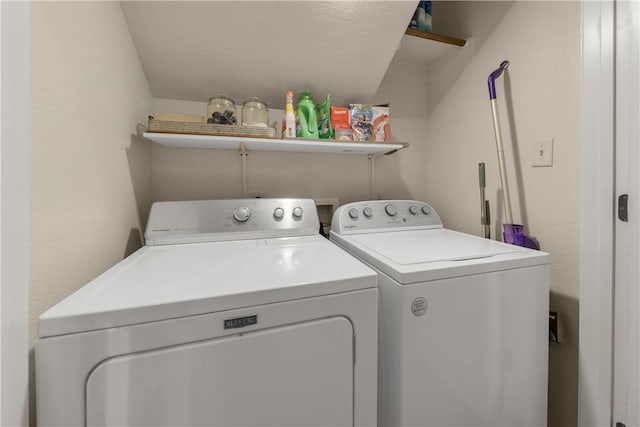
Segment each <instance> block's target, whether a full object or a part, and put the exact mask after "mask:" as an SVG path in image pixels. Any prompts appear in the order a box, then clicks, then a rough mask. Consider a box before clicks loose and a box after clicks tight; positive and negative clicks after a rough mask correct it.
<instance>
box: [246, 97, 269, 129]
mask: <svg viewBox="0 0 640 427" xmlns="http://www.w3.org/2000/svg"><path fill="white" fill-rule="evenodd" d="M242 125H243V126H259V127H268V126H269V109H268V108H267V104H265V103H264V102H262V101H260V100H259V99H258V98H251V99H250V100H248V101H245V102H244V104H243V106H242Z"/></svg>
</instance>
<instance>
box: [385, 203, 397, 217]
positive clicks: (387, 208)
mask: <svg viewBox="0 0 640 427" xmlns="http://www.w3.org/2000/svg"><path fill="white" fill-rule="evenodd" d="M384 211H385V212H386V213H387V215H389V216H396V215H397V213H398V209H396V207H395V206H394V205H392V204H388V205H387V206H385V207H384Z"/></svg>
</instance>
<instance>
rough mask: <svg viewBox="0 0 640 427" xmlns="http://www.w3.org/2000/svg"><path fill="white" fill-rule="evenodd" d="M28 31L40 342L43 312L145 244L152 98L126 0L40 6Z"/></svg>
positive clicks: (33, 286) (33, 262)
mask: <svg viewBox="0 0 640 427" xmlns="http://www.w3.org/2000/svg"><path fill="white" fill-rule="evenodd" d="M30 38H31V51H30V55H31V63H30V71H31V72H30V87H31V96H30V99H29V101H30V114H31V183H30V185H31V186H30V203H31V206H30V211H31V214H30V228H31V238H30V241H29V244H30V270H31V277H30V316H31V329H30V335H31V339H32V340H33V339H34V338H35V337H36V336H37V317H38V316H39V315H40V314H41V313H42V312H43V311H45V310H46V309H47V308H49V307H50V306H52V305H53V304H55V303H56V302H58V301H59V300H61V299H62V298H64V297H65V296H67V295H69V294H70V293H71V292H73V291H74V290H76V289H78V288H79V287H80V286H82V285H84V284H85V283H87V281H89V280H90V279H92V278H94V277H95V276H97V275H98V274H99V273H101V272H103V271H104V270H106V269H107V268H108V267H110V266H111V265H113V264H115V263H116V262H117V261H119V260H120V259H122V258H123V257H124V256H125V255H127V254H128V253H130V252H131V251H132V250H134V249H135V248H136V247H138V246H139V245H140V230H142V229H143V226H144V221H145V220H146V215H147V212H148V208H149V201H150V193H151V190H150V182H151V178H150V175H151V148H150V143H149V142H148V141H144V140H141V139H140V138H138V137H137V136H136V126H137V124H138V123H145V121H146V116H147V114H148V112H149V110H150V105H151V97H150V94H149V90H148V85H147V82H146V79H145V76H144V73H143V71H142V68H141V65H140V62H139V59H138V56H137V53H136V50H135V48H134V46H133V43H132V41H131V38H130V35H129V32H128V29H127V26H126V24H125V21H124V18H123V16H122V11H121V9H120V5H119V3H118V2H68V3H53V2H35V3H32V4H31V32H30ZM32 366H33V365H32ZM32 385H33V383H32ZM32 389H33V387H32ZM32 391H33V390H32ZM32 411H33V412H32V415H34V414H35V408H34V406H33V399H32ZM33 418H34V417H33V416H32V423H33Z"/></svg>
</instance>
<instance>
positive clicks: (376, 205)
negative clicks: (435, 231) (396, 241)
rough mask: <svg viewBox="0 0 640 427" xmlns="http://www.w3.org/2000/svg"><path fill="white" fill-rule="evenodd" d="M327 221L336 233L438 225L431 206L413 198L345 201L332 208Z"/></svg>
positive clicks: (440, 223)
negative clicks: (344, 203)
mask: <svg viewBox="0 0 640 427" xmlns="http://www.w3.org/2000/svg"><path fill="white" fill-rule="evenodd" d="M331 224H332V230H333V232H335V233H338V234H349V233H358V232H365V231H366V232H372V231H376V230H379V231H389V230H405V229H417V228H441V227H442V221H440V217H439V216H438V214H437V212H436V211H435V209H433V208H432V207H431V206H429V205H428V204H427V203H424V202H419V201H415V200H373V201H366V202H354V203H349V204H347V205H343V206H341V207H339V208H338V209H337V210H336V211H335V213H334V214H333V220H332V222H331Z"/></svg>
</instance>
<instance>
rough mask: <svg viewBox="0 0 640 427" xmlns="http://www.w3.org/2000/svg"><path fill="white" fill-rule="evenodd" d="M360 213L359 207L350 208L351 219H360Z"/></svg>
mask: <svg viewBox="0 0 640 427" xmlns="http://www.w3.org/2000/svg"><path fill="white" fill-rule="evenodd" d="M358 215H359V213H358V209H356V208H351V209H349V217H350V218H351V219H358Z"/></svg>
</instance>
